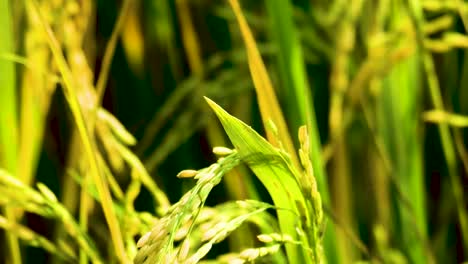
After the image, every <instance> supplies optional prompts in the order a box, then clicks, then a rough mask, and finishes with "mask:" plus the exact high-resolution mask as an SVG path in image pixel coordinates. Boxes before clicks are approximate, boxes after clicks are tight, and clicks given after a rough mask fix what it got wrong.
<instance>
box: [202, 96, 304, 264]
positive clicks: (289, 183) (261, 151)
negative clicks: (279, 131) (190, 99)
mask: <svg viewBox="0 0 468 264" xmlns="http://www.w3.org/2000/svg"><path fill="white" fill-rule="evenodd" d="M205 99H206V100H207V102H208V104H209V105H210V107H211V108H212V109H213V110H214V112H215V113H216V115H217V116H218V118H219V120H220V121H221V124H222V125H223V127H224V130H225V131H226V133H227V134H228V136H229V139H230V140H231V141H232V144H233V145H234V146H235V148H236V149H237V151H238V153H239V155H240V157H241V159H242V160H243V161H244V162H245V163H247V165H248V166H249V167H250V168H251V169H252V171H253V172H254V173H255V175H256V176H257V177H258V179H259V180H260V181H261V182H262V184H263V185H264V186H265V188H266V189H267V190H268V192H269V193H270V196H271V198H272V200H273V203H274V204H275V206H276V207H278V208H283V209H287V210H279V211H278V218H279V223H280V229H281V232H282V233H284V234H289V235H291V236H292V237H293V238H294V239H297V240H301V241H302V242H303V243H305V245H307V244H308V241H307V238H306V237H305V236H299V235H298V234H297V231H296V228H297V227H299V226H298V225H299V224H300V221H299V215H301V216H304V213H302V214H301V213H300V211H299V208H298V206H300V207H302V208H306V206H305V199H304V196H303V195H302V189H301V187H300V184H299V183H298V182H297V181H296V179H297V178H298V177H296V176H297V173H298V172H297V171H296V170H295V169H294V167H293V165H292V162H291V160H290V159H289V157H288V156H287V155H286V154H284V153H283V152H281V151H280V150H278V149H276V148H274V147H273V146H272V145H271V144H270V143H268V142H267V141H266V140H265V139H264V138H263V137H261V136H260V135H259V134H258V133H257V132H255V131H254V130H253V129H252V128H251V127H249V126H248V125H246V124H244V123H243V122H242V121H240V120H239V119H237V118H235V117H233V116H231V115H229V114H228V113H227V112H226V111H224V110H223V109H222V108H221V107H220V106H218V105H217V104H216V103H214V102H213V101H211V100H210V99H208V98H205ZM305 217H310V214H308V213H305ZM286 252H287V255H288V259H289V262H290V263H311V262H309V261H311V259H312V257H311V256H306V255H305V254H307V253H306V252H304V251H302V250H301V248H300V247H299V246H297V245H291V244H287V245H286Z"/></svg>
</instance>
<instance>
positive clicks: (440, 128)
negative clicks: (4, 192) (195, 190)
mask: <svg viewBox="0 0 468 264" xmlns="http://www.w3.org/2000/svg"><path fill="white" fill-rule="evenodd" d="M35 8H36V9H37V10H39V12H38V13H39V14H41V16H42V19H43V20H44V21H45V22H46V23H47V24H48V25H50V29H51V30H52V31H53V34H54V36H55V38H56V44H57V47H59V48H61V52H60V51H59V53H53V51H51V48H50V47H53V45H52V44H50V43H51V42H50V41H51V40H50V38H48V37H47V34H46V33H44V31H43V28H41V26H40V25H41V22H40V19H39V20H38V17H37V14H36V13H35V12H34V10H35ZM31 10H33V11H31ZM467 10H468V4H467V3H465V2H464V1H461V0H445V1H443V0H379V1H372V0H351V1H344V0H334V1H320V0H266V1H242V11H243V13H244V16H245V17H246V19H247V21H248V24H249V26H250V28H251V30H252V32H253V33H254V37H255V41H256V44H257V47H258V48H259V50H260V52H261V55H262V58H263V60H264V61H265V64H266V66H267V69H268V72H269V75H270V78H271V79H272V82H273V86H274V87H275V89H276V94H277V96H278V99H279V101H280V105H281V108H282V109H283V113H284V115H285V119H286V122H287V124H288V128H289V132H290V134H291V135H293V136H292V138H293V139H294V140H296V139H297V137H296V136H295V135H297V130H298V128H299V126H300V125H303V124H307V125H308V126H309V128H310V131H311V132H310V136H311V146H312V150H311V151H312V156H311V158H312V160H313V165H314V173H315V176H316V177H317V179H318V181H319V191H320V192H321V193H322V197H323V200H324V207H325V212H326V215H327V217H328V221H327V229H326V230H325V244H326V245H327V243H328V246H325V248H324V249H325V251H326V250H327V248H328V249H329V250H330V249H333V250H334V252H325V254H326V255H327V258H328V260H329V263H348V262H353V261H357V260H361V259H365V260H376V261H379V260H380V261H382V260H384V261H383V262H388V263H406V261H407V263H434V262H436V263H460V262H462V261H464V260H467V259H468V219H467V214H466V210H467V198H466V190H467V186H468V176H467V175H468V174H467V172H468V152H467V150H466V144H467V140H468V137H467V136H468V135H467V134H466V132H465V129H464V128H465V127H467V126H468V116H465V115H468V53H467V52H466V48H468V36H467V35H466V31H467V29H468V28H467V27H468V11H467ZM0 24H1V25H2V28H3V33H2V37H1V41H0V57H1V58H0V85H1V88H0V107H1V108H0V167H1V168H3V169H5V170H6V171H8V172H9V173H11V174H12V175H15V176H16V177H17V178H19V179H21V181H22V182H23V183H25V184H26V185H35V184H36V183H37V182H42V183H44V184H45V185H47V186H48V188H49V189H50V190H51V191H52V192H53V193H55V195H56V196H57V197H58V199H59V200H60V202H62V203H63V204H64V206H65V208H67V210H69V212H70V213H71V215H73V216H76V218H77V219H78V218H79V217H80V216H79V215H80V208H78V205H79V204H80V203H82V200H81V199H82V198H80V189H79V188H78V187H77V184H76V181H75V180H74V179H73V178H72V177H71V176H70V173H68V171H69V170H71V169H75V170H76V171H78V172H80V171H81V172H83V171H84V172H86V171H88V169H89V170H92V168H91V169H90V168H89V165H87V164H86V162H83V160H84V159H85V158H83V157H85V156H86V155H87V154H86V149H85V148H86V146H84V145H83V144H82V143H81V141H80V139H79V133H78V132H77V129H76V125H75V121H73V120H75V119H76V116H74V115H73V113H72V112H71V111H70V108H69V106H68V103H67V100H70V99H68V98H69V96H70V95H68V94H69V93H70V91H67V90H66V89H61V88H62V87H64V86H66V84H64V81H63V80H62V78H63V79H65V78H66V77H65V75H64V71H63V69H62V68H61V66H59V65H58V64H57V60H56V57H57V56H58V55H57V54H62V55H63V56H64V58H65V59H66V62H67V65H68V68H69V69H68V70H69V76H70V78H71V79H72V80H74V84H75V85H74V87H75V88H76V89H75V90H74V91H73V93H75V95H76V98H77V102H78V103H79V105H80V108H81V112H82V115H83V117H84V121H85V123H86V124H87V129H88V130H89V131H94V130H96V132H95V133H96V134H99V135H100V136H99V135H98V136H96V137H97V139H96V142H97V144H96V146H94V148H95V149H99V150H100V153H101V155H100V156H99V157H102V158H103V159H104V160H106V162H108V163H109V164H111V165H112V166H110V167H111V168H112V174H113V175H114V177H115V178H116V181H117V182H118V184H119V185H120V186H124V188H126V186H128V185H129V184H130V183H131V177H130V176H129V175H130V174H131V169H130V167H129V165H127V164H125V163H124V162H123V160H122V157H121V156H119V155H117V154H116V150H115V148H114V147H113V146H112V144H111V143H109V142H107V141H106V139H108V138H109V137H110V136H109V133H110V132H109V129H108V128H106V127H103V126H102V125H99V124H100V123H99V122H98V121H95V119H96V117H95V113H96V111H95V110H96V108H95V105H99V104H100V102H102V106H103V108H104V109H106V110H107V111H108V112H110V113H111V114H112V115H114V116H115V117H116V118H117V119H118V120H119V121H120V122H121V123H122V124H123V126H124V127H125V128H127V130H128V131H129V132H130V133H131V134H133V135H134V136H135V138H136V142H137V143H136V144H135V145H134V146H132V147H131V148H130V149H131V150H132V151H133V152H134V153H135V154H136V155H137V156H138V157H139V158H140V160H141V161H142V162H143V164H144V166H145V167H146V169H147V170H148V172H149V174H150V175H151V177H152V178H153V179H154V180H155V181H156V183H157V184H158V186H159V187H160V188H161V189H162V190H163V192H164V193H166V195H167V196H168V198H169V200H170V202H172V203H174V202H176V201H177V200H178V199H179V198H180V197H181V196H182V194H183V193H184V192H185V191H187V190H188V189H189V188H190V187H191V185H190V183H188V182H187V181H181V180H180V179H177V178H176V177H175V176H176V175H177V173H178V172H179V171H180V170H182V169H186V168H194V169H199V168H202V167H206V166H207V165H209V164H211V163H213V162H214V161H215V160H216V159H215V157H214V156H213V155H212V154H211V148H212V147H214V146H219V145H225V146H230V145H229V141H228V140H227V137H226V136H225V133H224V132H223V130H222V128H221V126H220V125H219V123H218V121H217V120H216V119H215V117H214V115H213V114H212V112H211V111H210V110H209V108H208V106H207V105H206V103H205V101H204V100H203V96H207V97H209V98H211V99H212V100H213V101H215V102H217V103H218V104H220V105H221V106H223V107H224V108H225V109H226V110H228V111H229V112H230V113H231V114H233V115H234V116H236V117H238V118H240V119H241V120H243V121H244V122H245V123H247V124H250V125H252V127H253V128H254V129H255V130H256V131H259V132H260V133H261V134H262V135H264V128H263V126H262V123H261V119H260V115H259V108H258V103H257V99H256V98H257V96H256V94H255V90H254V89H253V83H252V78H251V75H250V72H249V67H248V64H247V53H246V50H245V47H244V44H243V40H242V37H241V34H240V31H239V26H238V24H237V22H236V20H235V16H234V13H233V12H232V10H231V7H230V6H229V5H228V3H227V1H213V0H145V1H135V0H123V1H103V0H98V1H88V0H81V1H75V0H69V1H65V0H34V1H9V0H0ZM94 122H95V123H96V125H95V129H93V128H92V127H94V125H90V124H94ZM95 133H94V132H90V133H89V134H90V135H91V137H94V136H93V135H94V134H95ZM294 144H295V148H296V149H297V148H298V147H299V144H298V142H297V141H295V142H294ZM98 162H100V161H98ZM86 173H87V172H86ZM0 195H1V194H0ZM114 195H115V194H114ZM245 198H261V199H263V200H267V201H268V200H269V199H270V198H269V196H268V193H267V192H266V191H265V190H264V189H263V187H262V186H261V185H260V184H259V182H258V180H256V179H255V178H254V177H252V176H251V173H250V172H249V171H248V170H246V169H245V168H240V169H239V170H236V171H234V172H233V173H232V174H230V175H228V176H227V177H225V179H224V184H223V185H222V186H219V187H217V188H215V189H214V190H213V193H212V194H211V195H210V199H209V200H208V202H209V204H210V205H214V204H218V203H220V202H223V201H227V200H231V199H245ZM134 206H135V209H136V210H138V211H153V209H154V208H155V206H156V205H155V204H154V202H153V199H152V196H151V193H150V192H148V191H146V190H144V189H142V190H141V193H140V195H139V196H138V198H137V199H136V201H135V205H134ZM90 210H91V209H90ZM12 211H14V210H12V209H11V208H8V206H7V207H5V208H4V211H3V212H2V215H4V216H6V218H8V219H10V221H12V219H17V221H19V222H20V223H22V224H23V225H25V226H27V227H29V228H30V229H31V230H34V231H35V232H37V233H39V234H42V235H43V236H45V237H47V238H49V239H50V240H52V241H54V239H57V236H59V235H57V234H59V233H60V232H59V231H57V230H58V229H60V227H59V225H56V224H55V223H54V221H50V220H45V219H43V218H40V217H38V215H37V214H34V213H26V214H25V215H22V214H21V213H18V212H16V213H15V212H12ZM91 219H92V220H91ZM89 225H90V228H91V230H92V232H91V234H92V236H93V237H97V239H96V240H98V241H101V244H99V243H98V247H100V248H102V249H105V248H106V247H110V244H106V243H105V242H103V241H106V240H105V239H103V238H105V237H106V234H105V233H103V232H102V230H100V229H99V228H97V227H98V226H99V225H105V223H104V217H103V216H102V214H101V213H93V216H92V218H90V220H89ZM2 227H3V228H6V227H5V225H2ZM7 229H8V228H7ZM3 234H4V235H5V237H7V239H6V240H2V242H0V248H2V251H0V252H1V256H2V258H1V259H2V260H0V262H3V260H7V257H8V256H9V255H12V256H9V257H8V259H9V260H12V259H15V258H16V261H21V260H18V259H23V261H25V263H39V262H46V261H48V260H50V256H49V255H48V254H47V253H45V252H44V251H42V250H39V249H34V248H31V247H23V246H22V245H19V246H18V245H17V246H16V248H17V249H19V250H21V252H20V251H17V252H16V253H12V252H15V249H14V248H15V237H14V236H12V235H11V233H10V232H3ZM330 237H331V238H330ZM329 239H331V240H330V241H331V242H327V240H329ZM5 241H7V242H5ZM8 241H9V242H8ZM238 242H239V241H237V243H238ZM107 243H109V242H108V241H107ZM330 243H331V244H330ZM7 245H8V246H7ZM227 247H231V249H236V248H237V249H239V248H242V243H240V244H239V243H238V244H237V245H236V241H231V242H230V243H229V245H227V244H226V245H224V249H220V250H221V251H223V250H226V248H227ZM10 253H11V254H10ZM15 254H16V257H15ZM103 255H105V254H103ZM21 256H22V257H21ZM376 256H378V257H376ZM8 263H10V262H8ZM11 263H14V262H11ZM16 263H19V262H16Z"/></svg>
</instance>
